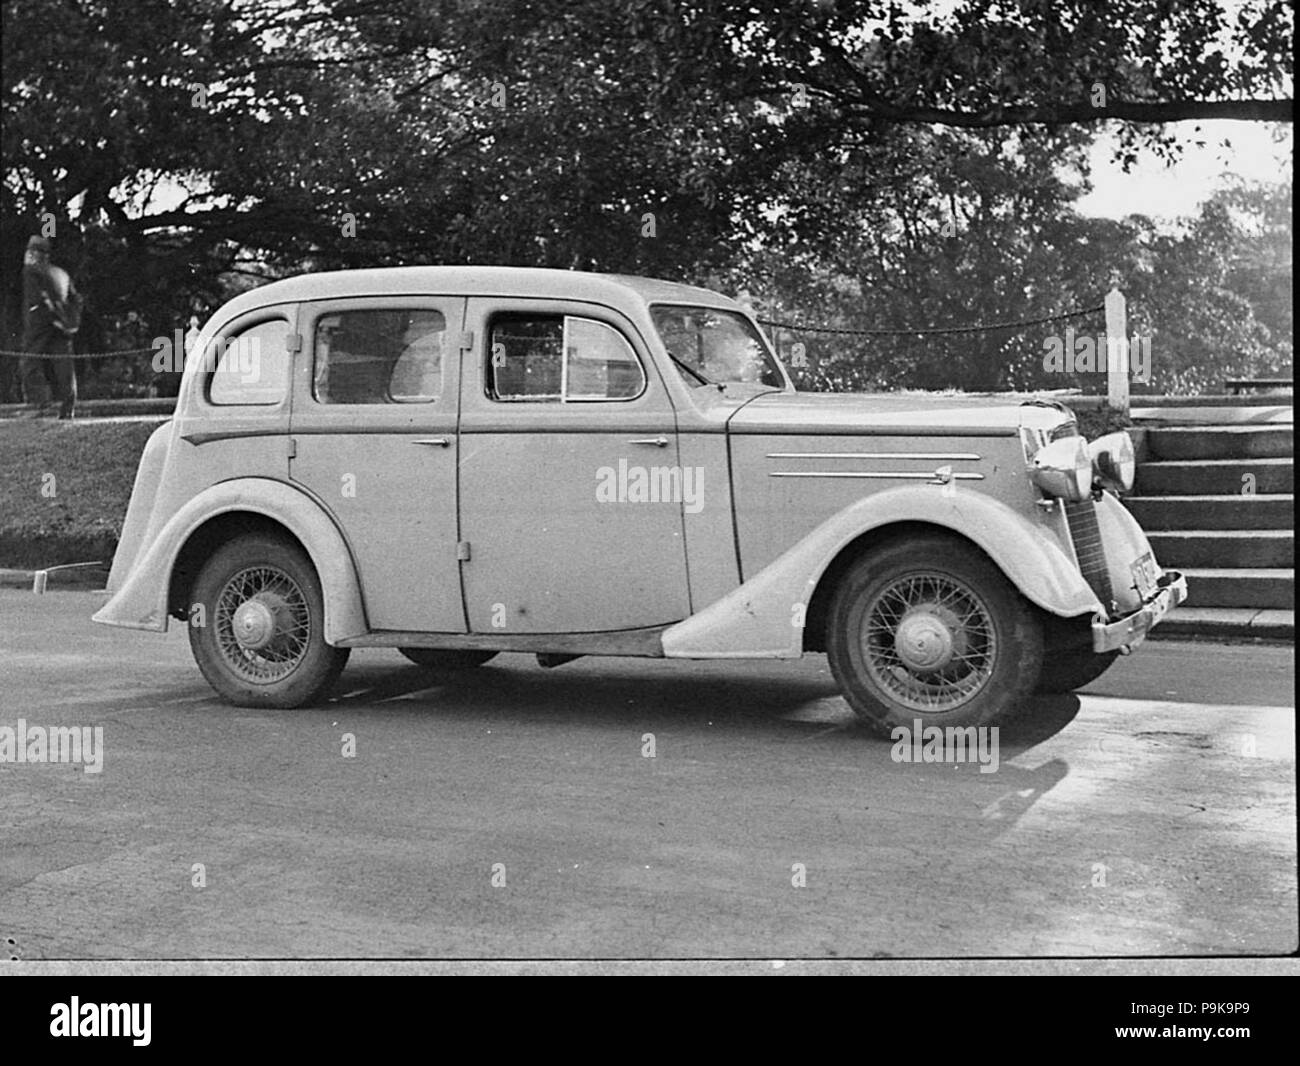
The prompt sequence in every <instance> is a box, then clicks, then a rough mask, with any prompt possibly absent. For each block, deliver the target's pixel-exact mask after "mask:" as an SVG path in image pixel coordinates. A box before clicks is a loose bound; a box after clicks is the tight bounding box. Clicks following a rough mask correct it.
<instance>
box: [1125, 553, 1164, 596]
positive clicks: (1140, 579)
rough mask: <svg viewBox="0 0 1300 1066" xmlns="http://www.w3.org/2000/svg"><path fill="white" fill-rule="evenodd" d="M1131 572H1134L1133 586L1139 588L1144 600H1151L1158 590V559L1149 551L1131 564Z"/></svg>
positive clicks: (1139, 593)
mask: <svg viewBox="0 0 1300 1066" xmlns="http://www.w3.org/2000/svg"><path fill="white" fill-rule="evenodd" d="M1129 570H1130V572H1131V573H1132V574H1133V586H1134V587H1135V588H1136V589H1137V591H1138V595H1139V596H1141V597H1142V600H1143V602H1146V601H1147V600H1149V599H1150V598H1151V597H1152V596H1154V595H1155V592H1156V581H1157V575H1156V561H1155V559H1154V557H1153V556H1152V555H1151V553H1150V552H1147V553H1146V554H1145V555H1144V556H1142V558H1140V559H1138V560H1137V561H1136V562H1134V563H1132V564H1130V566H1129Z"/></svg>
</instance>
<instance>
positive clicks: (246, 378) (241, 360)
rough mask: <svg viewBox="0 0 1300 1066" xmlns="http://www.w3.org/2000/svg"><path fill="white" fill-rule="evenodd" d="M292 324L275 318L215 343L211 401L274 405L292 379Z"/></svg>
mask: <svg viewBox="0 0 1300 1066" xmlns="http://www.w3.org/2000/svg"><path fill="white" fill-rule="evenodd" d="M288 337H289V323H288V322H287V321H286V320H285V319H283V318H272V319H268V320H267V321H265V322H259V323H258V324H257V325H255V326H250V327H249V328H248V329H245V330H242V331H241V332H239V333H236V334H233V335H231V336H229V337H223V338H222V339H220V340H219V341H216V342H214V343H215V346H216V348H215V352H214V354H215V356H216V361H217V365H216V369H215V370H213V372H212V376H211V377H210V378H209V381H208V400H209V402H211V403H214V404H218V405H221V406H253V407H267V406H274V405H275V404H278V403H280V402H281V401H282V400H283V399H284V395H285V392H286V390H287V388H288V382H289V350H288V347H287V346H286V341H287V340H288Z"/></svg>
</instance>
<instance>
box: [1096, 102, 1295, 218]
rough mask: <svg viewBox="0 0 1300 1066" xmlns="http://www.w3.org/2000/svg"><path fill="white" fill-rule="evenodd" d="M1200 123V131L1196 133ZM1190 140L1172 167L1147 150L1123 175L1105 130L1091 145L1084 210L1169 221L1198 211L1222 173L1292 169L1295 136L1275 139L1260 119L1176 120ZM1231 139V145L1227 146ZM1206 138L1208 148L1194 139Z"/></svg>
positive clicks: (1272, 175) (1256, 176) (1262, 174)
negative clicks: (1090, 188) (1088, 189)
mask: <svg viewBox="0 0 1300 1066" xmlns="http://www.w3.org/2000/svg"><path fill="white" fill-rule="evenodd" d="M1197 126H1200V128H1201V132H1200V133H1195V132H1194V131H1195V129H1196V127H1197ZM1173 128H1174V129H1175V130H1177V131H1178V132H1179V133H1180V134H1181V135H1182V137H1183V138H1184V140H1185V142H1186V145H1187V146H1186V148H1185V149H1184V152H1183V157H1182V159H1181V160H1180V161H1179V162H1177V163H1176V164H1174V165H1173V166H1172V167H1167V166H1166V165H1165V164H1164V163H1163V162H1162V161H1160V160H1158V159H1154V158H1152V157H1151V156H1150V155H1149V154H1146V153H1144V154H1143V155H1142V156H1141V157H1140V158H1139V161H1138V163H1137V164H1136V165H1135V166H1134V167H1133V169H1132V171H1131V172H1130V173H1128V174H1125V173H1124V171H1123V169H1122V168H1121V167H1120V165H1119V164H1118V163H1116V162H1113V161H1112V159H1111V156H1112V154H1113V151H1114V146H1115V140H1114V137H1113V135H1110V134H1104V135H1102V136H1100V137H1098V138H1097V140H1096V141H1095V142H1094V143H1093V146H1092V184H1093V191H1092V192H1090V193H1089V194H1088V195H1086V196H1083V197H1081V198H1080V199H1079V201H1078V204H1077V208H1078V211H1079V213H1080V214H1083V215H1087V216H1089V217H1092V218H1116V219H1118V218H1123V217H1124V216H1126V215H1132V214H1141V215H1148V216H1150V217H1151V218H1154V219H1163V220H1171V219H1174V218H1179V217H1185V216H1187V215H1194V214H1196V211H1197V208H1198V207H1199V206H1200V204H1201V203H1202V202H1203V201H1205V200H1206V199H1208V198H1209V196H1210V195H1211V193H1213V192H1214V190H1215V188H1216V186H1217V185H1218V183H1219V181H1220V180H1221V177H1222V175H1224V174H1225V173H1227V174H1236V175H1240V176H1241V177H1244V178H1247V179H1249V180H1251V181H1267V182H1275V181H1277V180H1278V179H1279V178H1281V177H1282V175H1284V174H1285V173H1287V172H1289V171H1290V169H1291V146H1292V137H1291V134H1290V132H1289V131H1288V135H1287V139H1286V141H1285V142H1283V143H1281V144H1274V143H1273V142H1272V132H1271V127H1269V126H1268V125H1266V124H1264V123H1259V122H1229V121H1219V120H1216V121H1211V122H1199V123H1198V122H1178V123H1174V124H1173ZM1225 139H1226V140H1227V141H1228V142H1229V143H1230V144H1231V148H1223V147H1222V146H1221V142H1222V141H1224V140H1225ZM1198 140H1203V141H1205V147H1204V148H1197V147H1195V146H1194V144H1193V143H1192V142H1194V141H1198Z"/></svg>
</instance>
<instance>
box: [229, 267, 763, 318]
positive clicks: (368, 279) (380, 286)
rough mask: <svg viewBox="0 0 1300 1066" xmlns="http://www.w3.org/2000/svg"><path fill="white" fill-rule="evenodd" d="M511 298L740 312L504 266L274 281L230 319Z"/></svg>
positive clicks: (703, 296)
mask: <svg viewBox="0 0 1300 1066" xmlns="http://www.w3.org/2000/svg"><path fill="white" fill-rule="evenodd" d="M415 294H420V295H430V296H433V295H438V296H442V295H446V296H514V297H533V298H537V299H555V300H560V299H567V300H591V301H594V302H597V303H603V304H611V305H614V306H618V305H626V304H628V303H629V302H631V303H690V304H706V305H709V306H712V307H725V308H729V309H735V310H741V308H740V306H739V305H738V304H737V303H736V302H735V301H734V300H731V299H729V298H728V297H726V296H723V295H721V294H720V293H716V292H713V291H712V290H710V289H701V288H697V287H696V286H694V285H682V284H679V283H677V282H673V281H660V280H658V279H656V278H642V277H634V276H632V275H628V274H593V273H587V272H584V271H579V270H549V269H544V268H540V267H502V266H406V267H375V268H372V269H367V270H332V271H326V272H322V273H316V274H300V275H298V276H297V277H292V278H285V279H284V280H282V281H273V282H271V283H270V284H268V285H262V286H260V287H258V288H256V289H251V290H249V291H248V292H246V293H243V294H241V295H239V296H236V297H235V298H234V299H233V300H231V301H230V302H229V303H228V304H227V305H226V309H227V311H228V312H229V313H230V314H235V313H243V312H245V311H252V310H256V309H257V308H259V307H267V306H269V305H271V304H278V303H297V302H301V301H304V300H330V299H340V298H346V297H353V296H394V295H415Z"/></svg>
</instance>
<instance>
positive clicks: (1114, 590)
mask: <svg viewBox="0 0 1300 1066" xmlns="http://www.w3.org/2000/svg"><path fill="white" fill-rule="evenodd" d="M1133 473H1134V455H1133V448H1132V444H1131V442H1130V440H1129V439H1128V437H1127V435H1126V434H1123V433H1117V434H1111V435H1109V436H1107V437H1104V438H1102V439H1100V440H1098V441H1096V442H1095V443H1094V444H1093V445H1092V446H1091V447H1089V445H1088V444H1087V443H1086V442H1085V440H1084V439H1083V437H1081V436H1080V435H1079V431H1078V428H1077V425H1076V422H1075V419H1074V418H1073V416H1072V415H1071V414H1070V412H1069V411H1067V410H1066V409H1064V408H1062V407H1060V406H1058V405H1055V404H1051V403H1030V404H1020V405H1015V404H1008V405H1002V406H965V407H963V406H955V405H954V403H953V402H952V401H948V402H933V401H931V402H926V401H923V400H917V399H915V398H907V399H900V398H898V397H888V396H884V397H870V396H859V395H819V394H808V393H798V392H796V391H795V390H794V388H793V387H792V385H791V383H790V379H789V377H788V376H787V374H786V372H785V370H784V369H783V368H782V366H781V365H780V363H779V362H778V361H777V360H776V359H775V358H774V356H773V353H772V349H771V347H770V346H769V344H768V341H767V340H766V339H765V337H764V335H763V333H762V331H761V330H760V329H759V327H758V325H757V324H756V323H755V321H754V319H753V318H752V317H751V314H750V313H749V312H748V311H747V310H746V309H745V308H744V307H742V306H741V305H739V304H737V303H736V302H734V301H732V300H730V299H728V298H726V297H724V296H720V295H718V294H717V293H714V292H709V291H707V290H704V289H698V288H693V287H689V286H686V285H679V284H672V283H669V282H664V281H653V280H648V279H644V278H634V277H615V276H605V275H596V274H582V273H573V272H567V271H554V270H533V269H511V268H496V267H409V268H394V269H382V270H362V271H341V272H337V273H325V274H314V275H307V276H303V277H297V278H293V279H290V280H286V281H280V282H276V283H274V284H270V285H267V286H265V287H263V288H259V289H256V290H254V291H252V292H248V293H245V294H244V295H241V296H239V297H237V298H236V299H234V300H231V301H230V302H229V303H228V304H226V305H225V306H224V307H222V308H221V309H220V310H219V311H218V312H217V313H216V314H215V315H214V316H213V317H212V319H211V320H210V321H209V322H208V324H207V325H206V327H205V328H204V329H203V330H202V332H201V335H200V336H199V338H198V341H197V344H196V346H195V348H194V350H193V352H192V355H191V358H190V360H189V362H188V364H187V366H186V368H185V373H184V376H183V378H182V382H181V388H180V395H179V398H178V400H177V406H176V414H175V417H174V419H173V420H172V421H170V422H169V423H167V424H165V425H164V426H162V427H161V428H160V429H159V430H158V431H157V432H156V433H154V435H153V436H152V437H151V438H150V440H149V443H148V445H147V446H146V448H145V451H144V454H143V456H142V458H141V461H140V468H139V472H138V474H137V476H136V482H135V488H134V491H133V493H132V497H131V504H130V509H129V511H128V514H127V518H126V522H125V526H124V529H123V533H122V538H121V542H120V544H119V545H118V549H117V553H116V556H115V558H114V560H113V568H112V573H111V576H110V578H109V591H110V593H111V594H112V595H111V599H110V600H109V601H108V603H107V604H106V605H105V606H104V607H103V609H102V610H100V611H99V613H98V614H96V615H95V620H96V621H98V622H103V623H107V624H109V625H115V626H126V627H131V628H136V629H146V630H159V631H161V630H164V629H166V627H167V624H168V621H169V619H176V620H178V621H181V622H185V623H187V625H188V629H189V636H190V642H191V645H192V647H193V652H194V656H195V658H196V659H197V661H198V665H199V668H200V669H201V670H202V671H203V674H204V676H205V677H206V678H207V679H208V681H209V682H210V683H211V684H212V686H213V688H215V689H216V691H217V692H218V693H219V694H220V695H221V696H222V697H224V698H225V699H226V700H228V701H230V702H231V703H235V704H240V705H248V706H269V707H296V706H300V705H303V704H309V703H312V702H313V701H316V700H319V699H321V698H322V697H323V696H324V695H325V694H326V692H327V690H328V689H329V687H330V685H331V684H332V683H333V682H334V680H335V679H336V678H337V676H338V674H339V672H340V671H341V670H342V669H343V666H344V664H345V663H346V661H347V658H348V654H349V651H350V649H352V648H357V647H392V648H397V649H399V650H400V651H401V652H402V653H403V654H404V655H405V656H406V657H407V658H408V659H410V660H412V661H414V662H415V663H417V664H418V665H419V666H421V667H423V668H426V669H428V670H453V669H463V668H468V667H473V666H476V665H479V664H482V663H485V662H487V661H488V660H489V659H491V658H492V656H494V655H496V654H497V653H498V652H503V651H514V652H529V653H534V654H536V655H537V658H538V661H539V662H540V663H541V664H542V665H544V666H553V665H558V664H559V663H561V662H564V661H567V660H568V659H571V658H575V657H577V656H581V655H613V656H649V657H656V658H666V659H716V658H725V659H737V658H778V659H796V658H798V657H800V656H801V655H803V654H804V653H806V652H814V651H824V652H825V653H826V655H827V656H828V658H829V661H830V666H831V669H832V671H833V673H834V675H835V677H836V679H837V681H838V683H839V685H840V687H841V689H842V691H843V693H844V696H845V697H846V698H847V700H848V702H849V704H850V705H851V706H852V708H853V710H854V711H856V712H857V713H858V714H859V715H860V716H862V717H863V718H864V719H865V720H866V721H867V722H869V723H871V724H873V725H875V726H877V727H882V728H886V729H887V728H889V727H891V726H893V725H895V724H910V723H911V722H912V721H913V720H915V719H917V718H921V719H925V720H927V721H933V722H936V723H941V724H945V725H949V724H950V725H955V726H968V725H981V724H986V723H990V722H994V721H996V720H998V719H999V718H1000V717H1002V716H1004V715H1006V714H1008V713H1009V712H1012V711H1014V710H1016V709H1017V708H1019V707H1021V706H1023V705H1024V704H1025V703H1026V701H1027V700H1028V699H1029V697H1030V696H1031V694H1032V693H1033V692H1034V691H1035V690H1036V689H1037V690H1049V691H1065V690H1069V689H1072V688H1075V687H1078V686H1080V685H1083V684H1086V683H1087V682H1088V681H1090V680H1092V679H1093V678H1095V677H1097V676H1098V675H1099V674H1100V673H1101V672H1102V671H1103V670H1105V669H1106V667H1107V666H1108V665H1109V664H1110V663H1111V662H1112V661H1113V660H1114V659H1115V657H1116V656H1117V655H1119V654H1120V653H1124V652H1128V651H1130V650H1131V649H1133V648H1134V647H1135V646H1136V645H1138V644H1139V643H1140V642H1141V641H1142V640H1143V639H1144V638H1145V637H1146V635H1147V633H1148V632H1149V631H1150V629H1151V628H1152V626H1154V625H1155V624H1156V623H1157V622H1159V621H1160V619H1161V617H1162V616H1163V615H1164V614H1165V613H1166V612H1167V611H1168V610H1169V609H1170V608H1171V607H1173V606H1175V605H1177V604H1178V603H1180V602H1181V601H1182V600H1183V599H1184V598H1185V596H1186V584H1185V582H1184V580H1183V578H1182V577H1181V576H1180V575H1179V574H1177V573H1173V572H1166V571H1162V570H1161V569H1160V567H1159V566H1158V565H1157V563H1156V561H1155V559H1154V557H1153V555H1152V552H1151V546H1150V544H1149V543H1148V542H1147V539H1146V537H1145V536H1144V535H1143V533H1142V530H1141V529H1140V528H1139V526H1138V524H1137V523H1136V522H1135V521H1134V520H1133V518H1132V517H1130V515H1129V514H1128V512H1127V511H1126V510H1125V509H1124V507H1123V505H1122V504H1121V503H1120V501H1119V500H1118V499H1117V497H1116V495H1115V493H1116V492H1117V491H1122V490H1124V489H1125V488H1127V487H1129V486H1130V485H1131V482H1132V478H1133Z"/></svg>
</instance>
